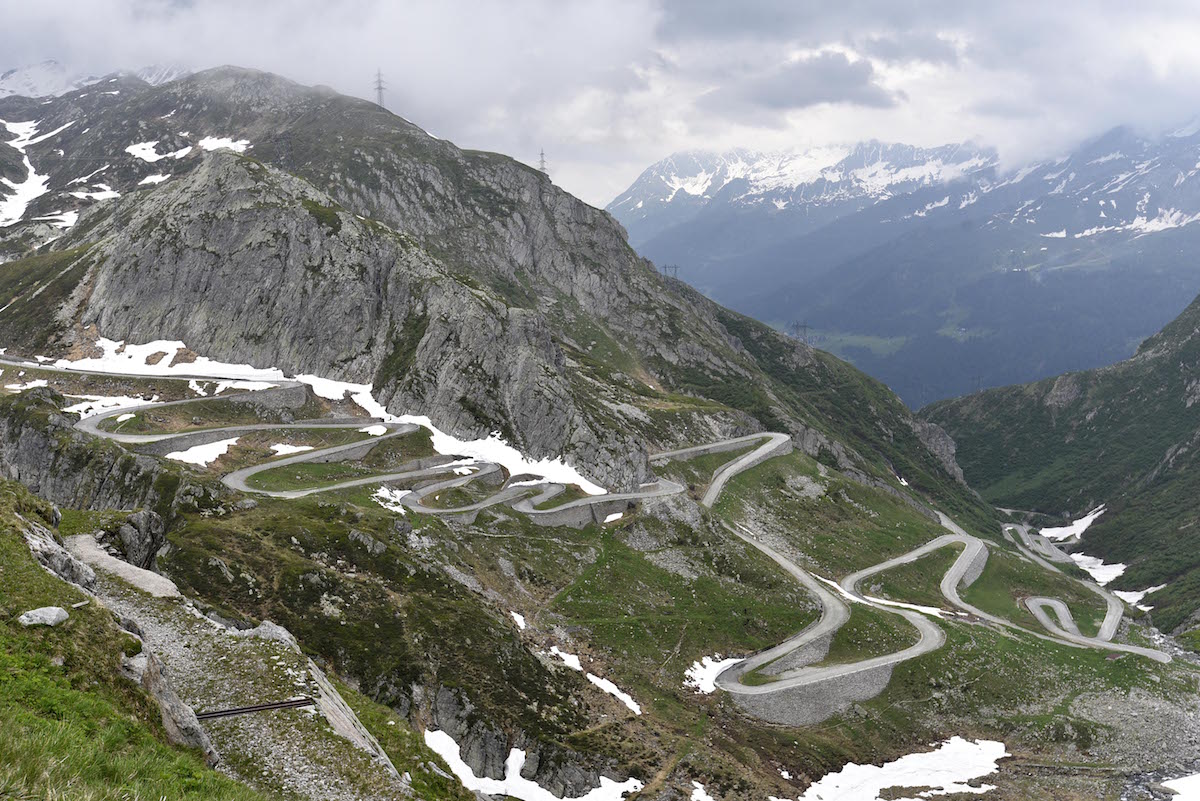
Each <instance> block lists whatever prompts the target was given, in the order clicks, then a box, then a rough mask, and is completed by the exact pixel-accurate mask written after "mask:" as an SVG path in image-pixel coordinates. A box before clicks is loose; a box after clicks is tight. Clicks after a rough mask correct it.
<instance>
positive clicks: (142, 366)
mask: <svg viewBox="0 0 1200 801" xmlns="http://www.w3.org/2000/svg"><path fill="white" fill-rule="evenodd" d="M96 345H97V346H98V347H99V348H100V349H101V351H102V352H103V353H102V355H100V356H97V357H92V358H85V359H79V360H77V361H68V360H66V359H59V360H58V361H57V362H55V363H54V364H55V366H56V367H61V368H63V369H67V370H85V371H91V372H97V373H131V374H136V375H164V376H169V375H179V376H202V377H212V378H223V379H247V380H254V381H275V382H279V381H284V380H287V378H286V377H285V376H284V374H283V371H281V370H279V369H278V368H274V367H272V368H266V369H264V368H259V367H251V366H250V365H248V364H228V363H225V362H218V361H215V360H213V359H209V358H207V357H205V356H200V357H198V358H196V359H195V360H194V361H191V362H185V363H180V364H172V362H173V361H174V359H175V356H176V355H177V354H178V353H179V352H180V351H186V348H187V346H186V345H185V344H184V343H183V342H180V341H178V340H158V341H155V342H148V343H145V344H143V345H127V344H125V343H124V342H119V341H115V340H111V339H106V338H104V337H101V338H99V339H98V340H97V341H96ZM160 353H161V354H165V355H164V356H162V357H160V358H159V359H158V361H157V362H156V363H155V364H148V363H147V361H146V360H147V359H148V358H150V357H151V356H154V355H156V354H160ZM294 380H296V381H300V382H302V383H305V384H308V385H309V386H311V387H312V389H313V392H315V393H316V394H317V395H320V396H321V397H322V398H326V399H329V400H341V399H342V398H344V397H345V396H346V395H347V394H349V395H350V396H351V399H352V400H353V401H354V402H355V403H357V404H358V405H359V406H360V407H362V409H363V410H364V411H366V412H367V414H369V415H371V416H372V417H377V418H379V419H381V420H384V421H386V422H389V423H412V424H414V425H419V426H421V427H422V428H426V429H428V430H429V431H430V433H431V434H432V437H431V438H430V439H431V441H432V443H433V448H434V450H435V451H437V452H438V453H441V454H448V455H451V456H467V457H470V458H472V459H478V460H481V461H488V462H495V463H496V464H498V465H500V466H502V467H504V468H505V469H506V470H508V472H509V474H511V475H514V476H515V475H520V474H522V473H528V474H532V475H537V476H542V477H543V478H544V479H545V480H546V481H550V482H554V483H558V484H574V485H576V486H578V487H579V488H580V489H582V490H583V491H584V492H585V493H587V494H588V495H604V494H606V493H607V492H608V490H606V489H604V488H603V487H601V486H599V485H597V484H594V483H593V482H591V481H589V480H588V479H586V478H584V476H583V474H582V473H580V472H579V471H578V470H576V469H575V468H574V467H571V466H570V465H569V464H567V463H566V462H565V461H563V459H562V458H561V457H560V458H555V459H538V460H534V459H530V458H528V457H526V456H525V455H524V454H522V453H521V452H520V451H519V450H517V449H516V448H514V447H513V446H512V445H509V444H508V443H507V442H505V441H504V439H502V438H501V437H500V435H499V434H497V433H493V434H492V435H491V436H489V437H488V438H487V439H477V440H462V439H458V438H457V437H454V436H451V435H450V434H447V433H445V432H443V431H441V430H440V429H438V428H437V427H436V426H434V425H433V422H432V421H431V420H430V419H429V418H428V417H427V416H425V415H401V416H397V415H394V414H389V413H388V411H387V409H385V408H384V407H383V405H382V404H381V403H379V402H378V401H376V400H375V398H374V396H373V395H372V394H371V385H370V384H353V383H350V382H348V381H335V380H333V379H329V378H322V377H321V376H314V375H299V376H296V377H295V378H294Z"/></svg>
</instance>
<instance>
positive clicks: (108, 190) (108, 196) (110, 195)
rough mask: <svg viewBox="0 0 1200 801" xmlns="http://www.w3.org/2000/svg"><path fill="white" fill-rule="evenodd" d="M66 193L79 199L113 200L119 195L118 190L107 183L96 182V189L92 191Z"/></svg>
mask: <svg viewBox="0 0 1200 801" xmlns="http://www.w3.org/2000/svg"><path fill="white" fill-rule="evenodd" d="M68 194H70V195H71V197H77V198H79V199H80V200H114V199H116V198H119V197H120V196H121V193H120V192H118V191H117V190H115V189H113V188H112V187H111V186H109V185H108V184H96V189H95V190H94V191H92V192H70V193H68Z"/></svg>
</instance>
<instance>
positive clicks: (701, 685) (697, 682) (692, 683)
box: [683, 654, 745, 695]
mask: <svg viewBox="0 0 1200 801" xmlns="http://www.w3.org/2000/svg"><path fill="white" fill-rule="evenodd" d="M744 661H745V659H744V658H730V659H722V658H721V655H720V654H715V655H713V656H706V657H704V658H702V659H701V660H700V661H699V662H693V663H692V666H691V667H690V668H688V669H687V670H686V671H684V674H683V675H684V677H685V678H684V680H683V686H684V687H694V688H695V690H696V692H698V693H703V694H704V695H712V694H713V693H715V692H716V691H717V676H720V675H721V673H723V672H724V671H725V669H726V668H729V667H732V666H734V665H736V664H737V663H738V662H744Z"/></svg>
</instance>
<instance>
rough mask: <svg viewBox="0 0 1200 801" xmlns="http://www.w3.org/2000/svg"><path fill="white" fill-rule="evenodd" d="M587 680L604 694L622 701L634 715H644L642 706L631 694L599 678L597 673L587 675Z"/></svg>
mask: <svg viewBox="0 0 1200 801" xmlns="http://www.w3.org/2000/svg"><path fill="white" fill-rule="evenodd" d="M587 680H588V681H590V682H591V683H592V684H594V685H596V686H597V687H599V688H600V689H601V690H603V691H604V692H606V693H608V694H609V695H611V696H612V697H613V698H616V699H617V700H618V701H620V702H621V703H622V704H624V705H625V706H627V707H628V708H629V711H630V712H632V713H633V714H635V715H640V714H642V707H641V704H639V703H638V702H637V701H635V700H633V696H631V695H630V694H629V693H627V692H625V691H624V690H622V689H621V688H619V687H617V685H615V684H613V683H612V682H611V681H609V680H608V679H602V678H600V677H599V676H597V675H596V674H595V673H589V674H587Z"/></svg>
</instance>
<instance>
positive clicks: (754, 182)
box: [608, 142, 996, 244]
mask: <svg viewBox="0 0 1200 801" xmlns="http://www.w3.org/2000/svg"><path fill="white" fill-rule="evenodd" d="M995 165H996V154H995V152H993V151H990V150H984V149H981V148H977V147H975V146H973V145H969V144H963V145H945V146H942V147H937V148H921V147H914V146H912V145H902V144H884V143H880V142H864V143H861V144H858V145H854V146H850V147H848V146H836V145H835V146H829V147H819V148H811V149H806V150H785V151H776V152H757V151H752V150H745V149H735V150H731V151H727V152H724V153H707V152H702V151H688V152H683V153H677V154H675V155H672V156H669V157H667V158H666V159H663V160H662V161H660V162H658V163H657V164H655V165H653V166H652V167H650V168H649V169H647V170H646V171H645V172H643V173H642V174H641V176H640V177H639V178H638V179H637V181H635V182H634V183H633V185H632V186H630V187H629V189H627V190H626V191H625V192H624V193H622V194H621V195H620V196H618V197H617V198H616V199H615V200H613V202H612V203H610V204H609V205H608V210H609V211H610V212H611V213H613V214H614V215H615V216H616V217H617V218H618V219H619V220H621V222H622V223H623V224H624V225H625V226H626V228H627V229H628V230H629V232H630V238H631V240H632V241H633V242H634V244H638V243H639V242H640V241H642V240H643V236H642V234H645V235H653V234H656V233H659V232H661V231H662V230H664V228H665V227H666V226H669V225H673V224H677V223H679V222H683V221H685V220H687V219H689V218H690V217H691V216H693V215H695V214H697V213H699V212H700V211H701V210H702V209H706V208H712V207H721V206H724V207H732V208H743V209H745V208H755V207H762V209H763V210H764V211H765V212H766V213H768V214H778V213H779V212H787V211H788V210H789V209H790V210H791V213H789V214H784V215H782V216H785V217H788V218H792V217H795V218H796V219H798V220H807V223H802V225H805V227H811V225H812V224H813V222H815V221H814V220H813V215H814V211H815V210H818V209H826V210H828V211H827V213H825V214H822V215H819V216H820V217H822V218H824V217H830V216H832V217H836V216H841V215H842V214H845V213H848V212H851V211H857V210H858V209H860V208H863V207H864V206H868V205H871V204H873V203H876V202H878V201H880V200H884V199H887V198H890V197H894V196H896V195H902V194H908V193H911V192H913V191H915V190H916V189H919V188H922V187H928V186H935V185H940V184H944V183H947V182H949V181H955V180H958V179H961V178H963V177H966V176H973V175H978V174H991V172H992V170H993V169H994V168H995Z"/></svg>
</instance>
